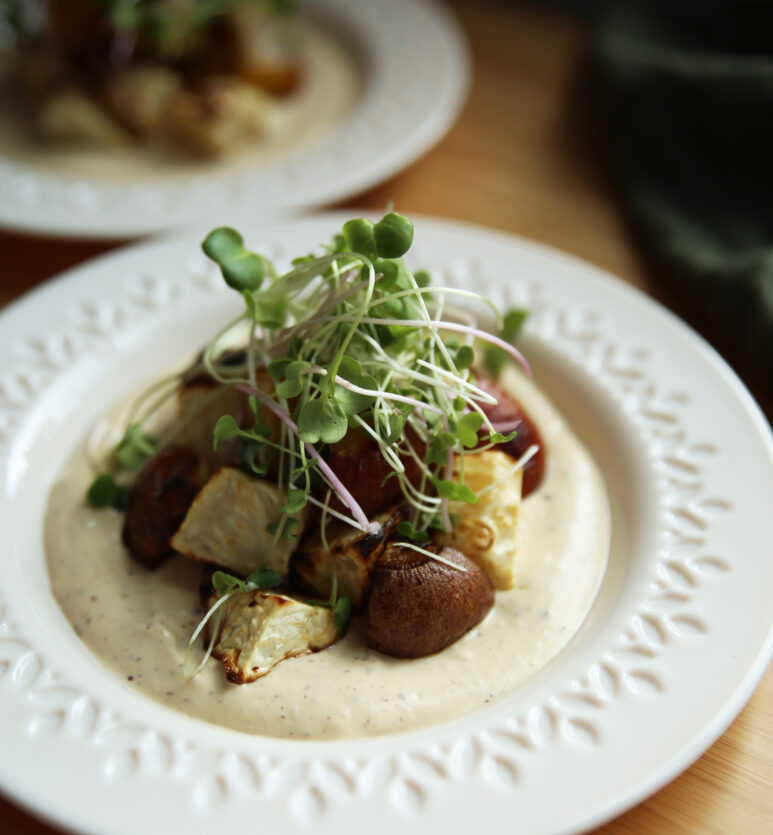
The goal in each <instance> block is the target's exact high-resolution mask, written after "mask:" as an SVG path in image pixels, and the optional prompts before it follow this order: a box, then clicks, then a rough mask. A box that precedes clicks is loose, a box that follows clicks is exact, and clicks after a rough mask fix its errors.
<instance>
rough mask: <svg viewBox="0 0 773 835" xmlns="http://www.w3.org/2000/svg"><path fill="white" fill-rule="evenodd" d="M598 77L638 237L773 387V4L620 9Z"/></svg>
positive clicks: (604, 30)
mask: <svg viewBox="0 0 773 835" xmlns="http://www.w3.org/2000/svg"><path fill="white" fill-rule="evenodd" d="M594 57H595V66H596V70H597V74H598V78H599V80H600V82H601V85H602V92H603V103H604V108H603V110H604V115H605V121H606V126H607V129H608V136H609V142H610V150H611V152H612V156H613V164H614V166H615V170H616V172H617V176H618V179H619V183H620V186H621V190H622V193H623V196H624V200H625V203H626V205H627V208H628V209H629V211H630V214H631V217H632V220H633V223H634V226H635V228H636V229H637V230H638V232H639V235H640V237H641V239H642V241H643V243H644V245H645V248H646V250H647V251H648V252H649V253H651V254H652V255H653V256H654V257H655V259H656V261H657V262H658V264H659V266H660V269H659V270H658V272H659V273H660V274H661V275H662V276H663V277H664V278H666V279H667V280H668V281H669V283H670V284H671V286H672V288H673V290H674V291H675V293H676V294H677V295H678V297H679V298H680V300H681V302H682V306H683V307H684V308H685V309H687V308H688V306H690V307H691V308H692V309H694V310H695V311H696V312H697V313H698V314H699V316H700V317H701V318H702V319H703V320H704V321H705V322H706V323H707V324H708V325H709V328H710V330H712V331H716V332H718V333H719V332H721V333H723V334H725V335H726V336H727V339H726V340H725V344H726V345H729V344H734V345H735V346H736V347H738V348H742V349H743V351H744V352H745V353H746V354H747V356H748V358H749V359H750V360H751V361H753V362H754V363H755V365H756V366H757V367H758V369H762V370H763V373H764V374H765V376H766V378H767V381H768V383H770V382H771V381H772V380H773V374H771V373H770V372H771V368H773V365H771V363H773V2H750V0H722V2H717V1H716V0H693V2H686V1H685V0H681V1H680V0H657V2H653V0H641V2H626V0H620V1H619V2H613V3H611V4H610V5H609V6H608V7H607V8H606V10H605V11H604V12H602V14H601V16H600V19H599V23H598V27H597V30H596V39H595V48H594Z"/></svg>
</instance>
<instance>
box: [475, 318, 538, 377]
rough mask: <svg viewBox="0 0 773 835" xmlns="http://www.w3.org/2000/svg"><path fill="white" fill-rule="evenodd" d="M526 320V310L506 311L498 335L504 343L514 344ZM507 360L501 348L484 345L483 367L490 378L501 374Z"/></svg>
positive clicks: (507, 356)
mask: <svg viewBox="0 0 773 835" xmlns="http://www.w3.org/2000/svg"><path fill="white" fill-rule="evenodd" d="M528 318H529V312H528V311H527V310H520V309H519V308H512V309H511V310H508V311H507V312H506V313H505V315H504V317H503V322H502V330H501V331H500V333H499V334H498V335H499V336H500V337H501V338H502V339H504V340H505V342H510V343H513V342H515V340H516V339H517V337H518V334H519V333H520V332H521V329H522V328H523V325H524V322H525V321H526V320H527V319H528ZM509 359H510V357H509V355H508V354H507V352H506V351H503V350H502V348H499V347H498V346H497V345H491V344H490V343H486V345H485V347H484V349H483V366H484V368H485V369H486V371H487V372H488V373H489V374H490V375H491V376H492V377H494V378H497V377H498V376H499V375H500V374H501V372H502V369H503V368H504V367H505V365H506V364H507V362H508V361H509Z"/></svg>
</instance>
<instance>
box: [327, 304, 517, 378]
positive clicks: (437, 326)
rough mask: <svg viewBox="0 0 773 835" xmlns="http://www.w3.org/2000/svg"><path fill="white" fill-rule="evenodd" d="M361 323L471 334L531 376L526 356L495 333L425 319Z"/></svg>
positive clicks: (367, 321) (371, 319)
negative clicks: (502, 352) (504, 355)
mask: <svg viewBox="0 0 773 835" xmlns="http://www.w3.org/2000/svg"><path fill="white" fill-rule="evenodd" d="M346 318H347V317H342V318H341V319H339V321H345V319H346ZM360 321H361V322H362V323H363V324H366V325H394V326H396V327H401V328H429V329H430V330H434V331H438V330H443V331H455V332H456V333H469V334H471V335H472V336H477V337H479V338H480V339H483V340H485V341H486V342H490V343H491V344H492V345H496V346H497V347H498V348H501V349H502V350H503V351H506V352H507V353H508V354H510V356H511V357H512V358H513V359H514V360H515V361H516V362H517V363H518V364H519V365H520V366H521V368H523V370H524V371H525V372H526V373H527V374H528V375H530V376H531V367H530V366H529V363H528V362H527V361H526V358H525V357H524V355H523V354H522V353H521V352H520V351H519V350H518V349H517V348H516V347H515V346H514V345H511V344H510V343H509V342H506V341H505V340H504V339H500V338H499V337H498V336H494V334H493V333H489V332H488V331H483V330H480V329H479V328H470V327H468V326H467V325H460V324H458V323H457V322H446V321H437V320H434V319H432V320H430V321H424V320H423V319H374V318H369V317H363V318H362V319H361V320H360Z"/></svg>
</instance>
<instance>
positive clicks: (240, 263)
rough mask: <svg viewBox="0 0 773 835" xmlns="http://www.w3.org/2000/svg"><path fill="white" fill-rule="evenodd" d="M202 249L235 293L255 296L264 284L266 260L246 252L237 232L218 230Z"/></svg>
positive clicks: (242, 239)
mask: <svg viewBox="0 0 773 835" xmlns="http://www.w3.org/2000/svg"><path fill="white" fill-rule="evenodd" d="M201 248H202V249H203V250H204V253H205V254H206V255H207V256H208V257H209V258H211V259H212V260H213V261H214V262H215V263H216V264H217V265H218V266H219V267H220V271H221V272H222V273H223V278H224V279H225V283H226V284H227V285H228V286H229V287H232V288H233V289H234V290H238V291H239V292H243V291H244V290H249V291H252V292H254V291H255V290H257V289H258V288H259V287H260V285H261V284H262V283H263V278H264V276H265V274H266V265H265V263H264V262H263V259H262V258H261V257H260V255H256V254H255V253H254V252H250V251H249V250H248V249H245V247H244V238H242V236H241V235H240V234H239V233H238V232H237V231H236V230H235V229H231V228H230V227H229V226H221V227H219V228H218V229H214V230H213V231H212V232H210V233H209V235H207V237H206V238H205V239H204V242H203V243H202V245H201ZM250 313H251V315H252V311H250ZM253 318H254V317H253Z"/></svg>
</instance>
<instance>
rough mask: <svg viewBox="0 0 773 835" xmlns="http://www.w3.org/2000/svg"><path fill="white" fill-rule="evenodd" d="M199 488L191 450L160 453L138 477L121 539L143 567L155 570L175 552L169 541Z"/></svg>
mask: <svg viewBox="0 0 773 835" xmlns="http://www.w3.org/2000/svg"><path fill="white" fill-rule="evenodd" d="M199 486H200V465H199V458H198V456H197V455H196V453H195V452H194V451H193V450H192V449H190V447H169V448H168V449H165V450H163V451H162V452H160V453H158V455H156V456H155V457H154V458H152V459H151V460H150V461H149V462H148V463H147V464H146V465H145V468H144V469H143V470H142V472H141V473H140V474H139V476H138V478H137V481H136V482H135V484H134V486H133V487H132V489H131V492H130V494H129V507H128V508H127V511H126V521H125V523H124V528H123V540H124V543H125V544H126V547H127V548H128V549H129V551H130V552H131V554H132V556H133V557H134V558H135V559H136V560H137V561H138V562H140V563H142V565H144V566H145V567H146V568H158V566H159V565H161V563H162V562H163V561H164V559H165V558H166V557H168V556H169V555H170V554H172V553H173V552H174V549H173V548H172V546H171V544H170V540H171V538H172V535H173V534H174V532H175V531H176V530H177V528H178V527H179V526H180V523H181V522H182V520H183V519H184V518H185V514H186V513H187V512H188V508H189V507H190V505H191V502H192V501H193V498H194V496H195V495H196V493H198V491H199Z"/></svg>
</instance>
